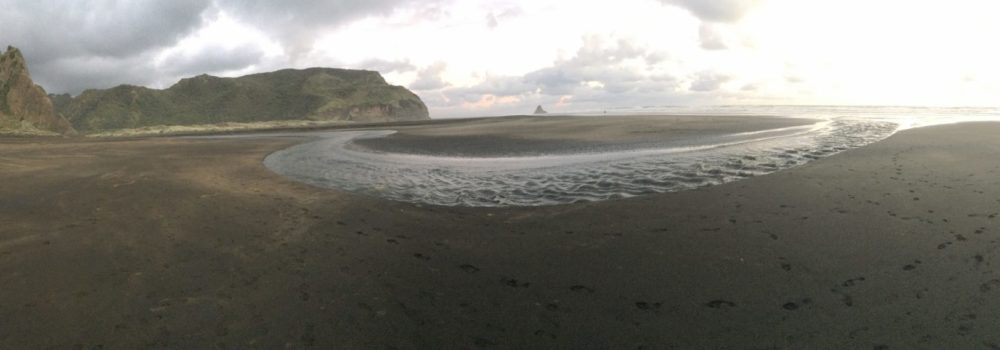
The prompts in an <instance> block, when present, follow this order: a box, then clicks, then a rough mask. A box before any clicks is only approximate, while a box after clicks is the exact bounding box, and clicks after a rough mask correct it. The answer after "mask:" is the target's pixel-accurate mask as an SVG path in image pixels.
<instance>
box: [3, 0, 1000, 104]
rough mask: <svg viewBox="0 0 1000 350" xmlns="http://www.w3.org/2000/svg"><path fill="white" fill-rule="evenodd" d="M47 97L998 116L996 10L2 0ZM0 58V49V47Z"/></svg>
mask: <svg viewBox="0 0 1000 350" xmlns="http://www.w3.org/2000/svg"><path fill="white" fill-rule="evenodd" d="M0 9H3V10H2V11H0V45H13V46H16V47H18V48H20V49H21V51H22V53H23V54H24V55H25V57H26V59H27V60H28V66H29V69H30V70H31V74H32V77H33V78H34V80H35V82H36V83H38V84H40V85H41V86H42V87H44V88H45V89H46V90H47V91H49V92H51V93H70V94H73V95H76V94H79V93H80V92H81V91H83V90H84V89H87V88H108V87H112V86H115V85H119V84H133V85H141V86H149V87H153V88H166V87H169V86H171V85H172V84H174V83H176V82H177V81H178V80H179V79H180V78H183V77H187V76H193V75H198V74H211V75H216V76H240V75H245V74H250V73H257V72H267V71H274V70H278V69H284V68H306V67H341V68H356V69H369V70H376V71H379V72H380V73H382V75H383V76H384V77H385V78H386V80H387V81H388V82H389V83H391V84H394V85H401V86H405V87H407V88H409V89H411V90H413V91H414V92H415V93H417V94H418V95H419V96H420V97H421V99H423V101H424V102H425V103H426V104H427V105H428V107H429V108H430V111H431V116H432V117H435V118H447V117H466V116H488V115H504V114H515V113H530V112H532V111H534V108H535V106H536V105H543V106H544V107H545V108H546V109H547V110H549V111H553V112H574V111H593V110H601V109H606V108H614V107H625V106H664V105H680V106H700V105H733V104H750V105H773V104H778V105H788V104H795V105H799V104H804V105H897V106H898V105H910V106H997V105H1000V102H998V101H1000V66H998V64H997V63H998V62H1000V45H996V43H995V42H994V41H993V40H996V38H998V37H1000V21H997V20H995V16H996V14H997V13H1000V1H993V0H948V1H944V0H923V1H912V0H879V1H871V0H839V1H828V0H618V1H568V0H480V1H471V0H469V1H463V0H419V1H413V0H326V1H322V0H285V1H278V0H272V1H267V0H169V1H152V0H132V1H124V0H120V1H116V0H77V1H63V0H0ZM4 47H5V46H4Z"/></svg>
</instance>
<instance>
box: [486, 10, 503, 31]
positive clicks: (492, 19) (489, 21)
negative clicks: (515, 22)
mask: <svg viewBox="0 0 1000 350" xmlns="http://www.w3.org/2000/svg"><path fill="white" fill-rule="evenodd" d="M498 25H500V23H499V22H497V16H496V15H494V14H493V12H490V13H489V14H488V15H486V26H487V27H490V29H493V28H496V27H497V26H498Z"/></svg>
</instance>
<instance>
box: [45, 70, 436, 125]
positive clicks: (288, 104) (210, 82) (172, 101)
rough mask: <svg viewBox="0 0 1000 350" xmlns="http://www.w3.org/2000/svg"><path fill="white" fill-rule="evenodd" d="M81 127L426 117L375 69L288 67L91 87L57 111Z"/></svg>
mask: <svg viewBox="0 0 1000 350" xmlns="http://www.w3.org/2000/svg"><path fill="white" fill-rule="evenodd" d="M60 112H61V113H63V115H65V116H66V117H67V118H68V119H69V120H70V121H71V122H72V123H73V125H74V127H76V128H77V129H78V130H81V131H87V132H99V131H105V130H115V129H125V128H140V127H146V126H155V125H194V124H213V123H223V122H243V123H247V122H264V121H276V120H279V121H280V120H320V121H331V120H355V121H389V120H419V119H427V108H426V106H424V104H423V102H421V101H420V98H419V97H417V96H416V95H415V94H413V93H412V92H410V91H408V90H406V89H405V88H402V87H398V86H392V85H388V84H387V83H386V82H385V80H383V79H382V77H381V76H380V75H379V74H378V73H376V72H370V71H357V70H343V69H331V68H310V69H305V70H293V69H286V70H281V71H277V72H272V73H261V74H253V75H248V76H244V77H240V78H218V77H213V76H208V75H200V76H196V77H192V78H187V79H182V80H181V81H180V82H178V83H177V84H175V85H174V86H172V87H170V88H169V89H166V90H155V89H149V88H145V87H139V86H131V85H121V86H118V87H115V88H112V89H108V90H87V91H85V92H84V93H83V94H81V95H80V96H78V97H76V98H74V99H73V101H71V102H70V103H68V104H66V105H65V106H64V107H63V108H62V110H61V111H60Z"/></svg>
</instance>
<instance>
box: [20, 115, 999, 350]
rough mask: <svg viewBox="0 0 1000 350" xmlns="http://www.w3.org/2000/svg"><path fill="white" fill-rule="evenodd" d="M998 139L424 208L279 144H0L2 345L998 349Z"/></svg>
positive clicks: (930, 132) (927, 133)
mask: <svg viewBox="0 0 1000 350" xmlns="http://www.w3.org/2000/svg"><path fill="white" fill-rule="evenodd" d="M998 134H1000V124H990V123H977V124H959V125H951V126H941V127H933V128H926V129H916V130H911V131H906V132H903V133H901V134H898V135H896V136H893V137H891V138H890V139H888V140H886V141H883V142H880V143H877V144H874V145H871V146H868V147H865V148H862V149H856V150H851V151H847V152H844V153H841V154H839V155H836V156H833V157H830V158H825V159H821V160H818V161H815V162H813V163H810V164H808V165H806V166H803V167H799V168H795V169H791V170H787V171H782V172H779V173H776V174H772V175H768V176H763V177H758V178H753V179H749V180H745V181H739V182H735V183H730V184H726V185H721V186H716V187H709V188H704V189H701V190H696V191H687V192H678V193H670V194H663V195H655V196H648V197H641V198H633V199H628V200H615V201H607V202H599V203H589V204H580V205H570V206H555V207H543V208H511V209H468V208H465V209H463V208H439V207H421V206H415V205H410V204H404V203H396V202H388V201H383V200H379V199H375V198H369V197H362V196H357V195H352V194H347V193H341V192H336V191H327V190H320V189H316V188H311V187H309V186H306V185H302V184H298V183H295V182H293V181H290V180H287V179H284V178H281V177H279V176H277V175H275V174H272V173H270V172H268V171H267V170H266V169H265V168H264V167H263V166H262V165H261V164H260V161H261V159H262V158H263V157H264V156H265V155H267V154H268V153H269V152H271V151H273V150H276V149H279V148H281V147H284V146H286V145H289V144H292V143H294V142H295V141H296V140H295V139H288V138H272V139H225V140H195V139H149V140H134V141H107V142H73V141H51V140H45V141H38V142H34V141H24V140H20V139H18V140H4V141H0V286H2V288H0V348H12V349H34V348H49V347H52V348H71V349H72V348H84V349H92V348H105V349H111V348H171V349H175V348H238V349H245V348H266V349H272V348H338V349H355V348H360V349H394V348H399V349H409V348H422V349H442V348H470V349H475V348H497V349H510V348H537V349H551V348H584V349H589V348H612V349H623V348H644V349H663V348H860V349H866V348H867V349H883V348H890V349H895V348H899V349H909V348H986V349H989V348H998V347H1000V333H998V332H997V327H996V326H997V325H998V324H1000V273H998V272H997V270H996V269H995V267H994V266H993V265H992V264H993V263H994V262H996V261H997V259H998V257H1000V225H998V224H997V223H998V221H997V220H1000V219H998V218H997V216H998V214H1000V174H998V172H1000V157H998V156H997V155H998V154H1000V138H997V137H996V135H998Z"/></svg>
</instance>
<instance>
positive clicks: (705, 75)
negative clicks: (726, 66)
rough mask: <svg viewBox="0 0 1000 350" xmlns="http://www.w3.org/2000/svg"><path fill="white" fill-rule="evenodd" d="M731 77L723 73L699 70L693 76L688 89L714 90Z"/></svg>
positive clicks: (699, 90) (698, 90)
mask: <svg viewBox="0 0 1000 350" xmlns="http://www.w3.org/2000/svg"><path fill="white" fill-rule="evenodd" d="M730 79H731V78H730V77H728V76H725V75H720V74H717V73H714V72H701V73H698V74H697V75H696V76H695V79H694V81H693V82H691V87H689V90H691V91H697V92H711V91H716V90H718V89H719V88H720V87H722V84H723V83H725V82H728V81H729V80H730Z"/></svg>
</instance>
